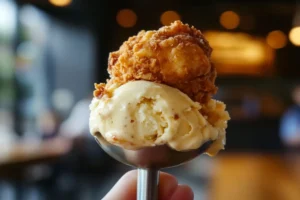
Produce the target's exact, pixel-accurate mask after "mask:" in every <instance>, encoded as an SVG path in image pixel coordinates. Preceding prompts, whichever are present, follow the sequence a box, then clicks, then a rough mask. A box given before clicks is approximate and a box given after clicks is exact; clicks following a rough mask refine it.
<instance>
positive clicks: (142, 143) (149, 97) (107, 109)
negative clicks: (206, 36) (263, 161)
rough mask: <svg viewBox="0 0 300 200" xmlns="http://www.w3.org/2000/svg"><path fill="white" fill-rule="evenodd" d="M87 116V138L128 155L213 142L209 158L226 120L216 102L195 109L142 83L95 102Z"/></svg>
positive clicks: (169, 90) (164, 89) (175, 93)
mask: <svg viewBox="0 0 300 200" xmlns="http://www.w3.org/2000/svg"><path fill="white" fill-rule="evenodd" d="M90 110H91V114H90V132H91V134H93V135H94V136H96V137H97V134H96V133H99V132H100V133H101V134H102V136H103V137H104V139H106V141H108V142H110V143H112V144H114V145H118V146H121V147H123V148H125V149H129V150H135V149H139V148H143V147H152V146H157V145H164V144H166V145H168V146H169V147H171V148H172V149H174V150H177V151H188V150H194V149H198V148H199V147H200V146H201V145H202V144H203V143H205V142H206V141H209V140H213V141H218V142H216V145H218V148H216V150H214V152H212V151H208V153H209V154H212V155H214V154H216V153H217V152H218V151H219V150H220V149H223V148H224V144H225V128H226V127H227V120H228V119H229V115H228V113H227V111H225V105H224V104H223V103H222V102H219V101H216V100H212V99H211V100H210V103H209V104H206V105H201V104H200V103H198V102H194V101H192V100H191V99H190V98H189V97H188V96H187V95H186V94H184V93H183V92H181V91H180V90H178V89H177V88H173V87H170V86H167V85H164V84H159V83H154V82H150V81H143V80H138V81H130V82H128V83H126V84H124V85H122V86H120V87H117V88H114V89H111V93H110V94H106V95H104V96H102V98H100V99H99V98H97V97H95V98H94V99H93V101H92V103H91V105H90ZM202 113H203V114H202ZM204 114H205V115H204Z"/></svg>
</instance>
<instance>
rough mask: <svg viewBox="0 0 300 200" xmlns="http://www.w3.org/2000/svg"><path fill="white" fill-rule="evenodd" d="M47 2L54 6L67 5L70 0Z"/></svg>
mask: <svg viewBox="0 0 300 200" xmlns="http://www.w3.org/2000/svg"><path fill="white" fill-rule="evenodd" d="M49 2H50V3H51V4H53V5H55V6H60V7H63V6H67V5H70V4H71V3H72V0H49Z"/></svg>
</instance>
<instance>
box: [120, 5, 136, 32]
mask: <svg viewBox="0 0 300 200" xmlns="http://www.w3.org/2000/svg"><path fill="white" fill-rule="evenodd" d="M136 21H137V16H136V14H135V12H134V11H133V10H130V9H123V10H120V11H119V12H118V14H117V22H118V24H119V25H120V26H122V27H124V28H130V27H133V26H134V25H135V24H136Z"/></svg>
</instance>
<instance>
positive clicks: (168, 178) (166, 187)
mask: <svg viewBox="0 0 300 200" xmlns="http://www.w3.org/2000/svg"><path fill="white" fill-rule="evenodd" d="M177 186H178V181H177V179H176V178H175V177H174V176H172V175H171V174H167V173H164V172H160V176H159V185H158V195H159V199H163V200H165V199H169V198H170V197H171V196H172V194H173V193H174V191H175V190H176V188H177Z"/></svg>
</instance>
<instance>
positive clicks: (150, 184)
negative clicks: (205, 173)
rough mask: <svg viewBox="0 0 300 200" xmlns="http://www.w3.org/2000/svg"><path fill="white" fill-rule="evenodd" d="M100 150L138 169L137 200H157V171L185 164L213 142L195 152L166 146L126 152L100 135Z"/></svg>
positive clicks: (98, 135) (96, 137) (98, 134)
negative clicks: (176, 149) (181, 150)
mask: <svg viewBox="0 0 300 200" xmlns="http://www.w3.org/2000/svg"><path fill="white" fill-rule="evenodd" d="M95 139H96V141H97V142H98V144H99V145H100V146H101V147H102V149H103V150H104V151H105V152H106V153H108V154H109V155H110V156H111V157H113V158H114V159H116V160H118V161H120V162H122V163H124V164H126V165H129V166H133V167H137V168H138V181H137V200H157V188H158V187H157V186H158V180H159V179H158V176H159V170H160V169H162V168H168V167H174V166H178V165H181V164H183V163H186V162H188V161H190V160H192V159H194V158H195V157H197V156H198V155H200V154H202V153H204V152H205V151H206V150H207V149H208V147H209V146H210V145H211V144H212V142H213V141H208V142H206V143H204V144H203V145H202V146H201V147H200V148H198V149H196V150H191V151H186V152H180V151H175V150H173V149H171V148H169V147H168V146H167V145H162V146H155V147H147V148H143V149H139V150H127V149H123V148H121V147H119V146H116V145H112V144H110V143H108V142H107V141H106V140H105V139H104V138H103V137H102V135H101V134H100V133H97V134H96V136H95Z"/></svg>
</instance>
